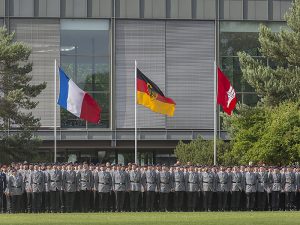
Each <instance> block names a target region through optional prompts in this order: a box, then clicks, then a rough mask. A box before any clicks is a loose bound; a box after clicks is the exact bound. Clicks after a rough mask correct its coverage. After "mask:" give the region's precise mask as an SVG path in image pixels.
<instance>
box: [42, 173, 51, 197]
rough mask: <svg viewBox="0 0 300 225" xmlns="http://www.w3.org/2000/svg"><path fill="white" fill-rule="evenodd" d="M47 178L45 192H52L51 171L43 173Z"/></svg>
mask: <svg viewBox="0 0 300 225" xmlns="http://www.w3.org/2000/svg"><path fill="white" fill-rule="evenodd" d="M42 172H43V173H44V176H45V192H50V174H49V170H44V171H42Z"/></svg>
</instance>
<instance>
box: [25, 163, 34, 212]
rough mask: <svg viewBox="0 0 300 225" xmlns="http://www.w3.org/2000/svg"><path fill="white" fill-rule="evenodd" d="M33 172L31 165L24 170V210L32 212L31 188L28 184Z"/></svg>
mask: <svg viewBox="0 0 300 225" xmlns="http://www.w3.org/2000/svg"><path fill="white" fill-rule="evenodd" d="M32 172H33V165H31V164H30V165H29V166H28V170H26V171H25V172H24V177H23V179H24V182H25V193H26V211H27V212H28V213H31V212H32V189H31V185H30V174H31V173H32Z"/></svg>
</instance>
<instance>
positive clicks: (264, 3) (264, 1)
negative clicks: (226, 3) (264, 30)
mask: <svg viewBox="0 0 300 225" xmlns="http://www.w3.org/2000/svg"><path fill="white" fill-rule="evenodd" d="M247 19H253V20H267V19H268V0H248V18H247Z"/></svg>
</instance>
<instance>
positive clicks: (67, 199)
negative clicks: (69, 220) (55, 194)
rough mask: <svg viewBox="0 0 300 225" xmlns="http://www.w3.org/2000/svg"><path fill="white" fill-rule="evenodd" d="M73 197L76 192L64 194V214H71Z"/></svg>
mask: <svg viewBox="0 0 300 225" xmlns="http://www.w3.org/2000/svg"><path fill="white" fill-rule="evenodd" d="M75 195H76V192H65V193H64V196H65V209H66V212H68V213H70V212H73V211H74V210H73V209H74V200H75Z"/></svg>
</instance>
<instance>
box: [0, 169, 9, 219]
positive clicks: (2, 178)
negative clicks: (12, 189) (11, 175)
mask: <svg viewBox="0 0 300 225" xmlns="http://www.w3.org/2000/svg"><path fill="white" fill-rule="evenodd" d="M6 186H7V181H6V174H5V173H2V172H1V171H0V213H2V212H3V211H4V207H3V202H4V198H3V197H4V191H5V189H6Z"/></svg>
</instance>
